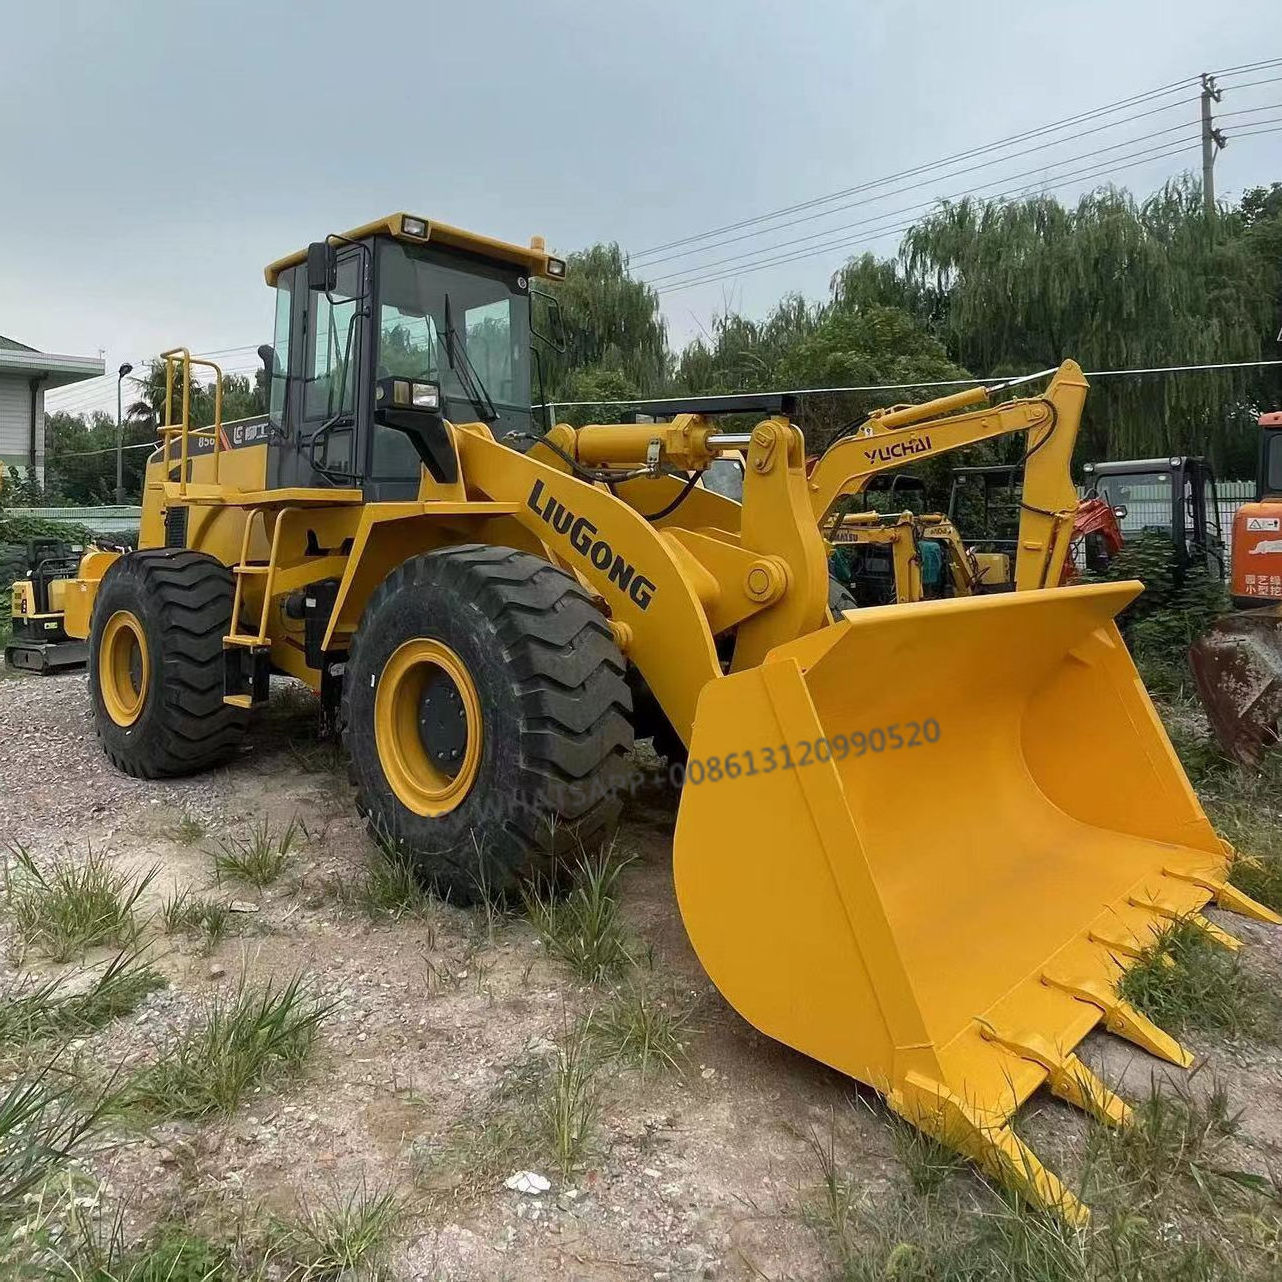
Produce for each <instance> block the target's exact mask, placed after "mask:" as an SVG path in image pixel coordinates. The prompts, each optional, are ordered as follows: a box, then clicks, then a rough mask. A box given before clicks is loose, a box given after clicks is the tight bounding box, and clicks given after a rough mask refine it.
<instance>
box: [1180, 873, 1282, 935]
mask: <svg viewBox="0 0 1282 1282" xmlns="http://www.w3.org/2000/svg"><path fill="white" fill-rule="evenodd" d="M1162 875H1163V876H1164V877H1173V878H1174V879H1175V880H1176V881H1188V882H1192V883H1193V885H1195V886H1201V887H1202V889H1203V890H1209V891H1210V892H1211V898H1212V899H1214V900H1215V902H1216V904H1217V905H1218V906H1219V907H1220V908H1226V909H1228V911H1229V912H1231V913H1237V914H1238V916H1239V917H1251V918H1253V919H1254V920H1255V921H1264V922H1268V923H1269V924H1270V925H1271V926H1282V917H1279V916H1278V915H1277V913H1275V912H1274V911H1273V909H1271V908H1266V907H1265V906H1264V905H1263V904H1257V903H1256V902H1255V900H1254V899H1252V898H1251V896H1250V895H1244V894H1243V893H1242V892H1241V891H1240V890H1239V889H1238V888H1237V887H1236V886H1234V885H1232V884H1231V883H1230V882H1227V881H1223V880H1217V879H1216V878H1214V877H1202V876H1199V875H1198V874H1196V873H1191V872H1179V871H1178V870H1176V869H1174V868H1163V869H1162Z"/></svg>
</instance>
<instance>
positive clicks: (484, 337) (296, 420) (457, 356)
mask: <svg viewBox="0 0 1282 1282" xmlns="http://www.w3.org/2000/svg"><path fill="white" fill-rule="evenodd" d="M564 275H565V264H564V262H563V261H562V260H560V259H558V258H554V257H552V256H550V255H548V254H547V253H546V251H545V250H544V247H543V242H542V240H540V239H538V238H535V239H534V240H533V241H531V243H530V246H529V247H528V248H525V247H523V246H519V245H512V244H508V243H505V242H503V241H497V240H491V239H490V238H488V237H485V236H477V235H474V234H472V233H470V232H466V231H461V230H459V229H458V228H455V227H449V226H446V225H445V224H442V223H434V222H429V221H428V220H427V219H425V218H417V217H414V216H412V215H408V214H393V215H391V216H390V217H388V218H384V219H380V220H379V221H377V222H373V223H368V224H366V225H365V226H363V227H358V228H356V229H355V230H353V231H349V232H346V233H345V234H343V235H332V236H329V237H327V238H326V239H325V240H324V241H320V242H316V243H314V244H312V245H311V246H309V248H308V249H307V250H306V251H301V252H299V253H295V254H292V255H290V256H289V257H287V258H283V259H281V260H279V261H278V262H275V263H273V264H272V265H271V266H270V267H268V268H267V271H266V277H267V283H268V284H269V285H271V286H273V287H274V288H275V290H276V322H275V334H274V339H273V343H272V346H271V348H270V349H264V350H263V356H264V360H265V361H266V362H267V364H268V372H269V375H270V385H271V392H270V399H269V408H268V427H267V431H268V434H269V435H268V439H269V441H270V442H271V446H272V448H271V450H270V452H269V456H270V461H269V464H268V467H269V471H268V478H267V484H268V486H269V488H282V487H289V486H304V487H318V486H319V487H324V486H337V487H342V488H356V489H360V490H362V491H363V492H364V495H365V498H366V499H367V500H370V501H378V500H389V499H412V498H415V497H417V495H418V492H419V480H420V467H426V468H427V470H428V472H429V473H430V474H431V475H432V477H433V478H434V479H435V480H437V481H440V482H443V483H448V482H453V481H454V480H456V479H457V461H456V457H455V454H454V451H453V449H452V447H451V445H450V442H449V437H448V431H447V429H446V428H445V426H444V420H449V421H450V422H454V423H472V422H482V423H485V424H486V425H487V426H488V427H489V429H490V430H491V431H492V432H493V433H494V435H495V436H496V437H500V438H501V437H503V436H505V435H507V434H508V433H510V432H518V433H519V432H526V433H528V432H530V431H531V430H532V409H531V396H530V384H531V365H532V364H533V363H534V361H535V359H536V357H535V355H534V353H533V352H532V351H531V339H532V327H531V321H530V299H531V294H537V293H539V292H540V291H539V290H538V289H537V287H536V286H534V285H533V283H532V282H533V280H534V278H537V277H546V278H550V279H554V280H556V279H561V278H563V277H564ZM545 297H546V295H545Z"/></svg>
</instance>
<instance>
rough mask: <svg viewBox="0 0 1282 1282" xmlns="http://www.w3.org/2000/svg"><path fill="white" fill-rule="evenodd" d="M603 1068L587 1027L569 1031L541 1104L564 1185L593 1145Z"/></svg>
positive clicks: (548, 1138)
mask: <svg viewBox="0 0 1282 1282" xmlns="http://www.w3.org/2000/svg"><path fill="white" fill-rule="evenodd" d="M600 1067H601V1061H600V1058H599V1057H598V1056H597V1055H596V1054H595V1053H594V1051H593V1046H592V1041H591V1037H590V1035H589V1032H588V1030H587V1028H586V1027H584V1026H583V1025H575V1026H573V1027H569V1028H567V1029H566V1030H565V1031H564V1033H563V1035H562V1037H561V1041H560V1042H559V1044H558V1045H557V1048H556V1060H555V1062H554V1063H553V1066H552V1072H551V1075H550V1077H549V1079H548V1081H547V1083H546V1085H545V1087H544V1090H543V1094H542V1097H541V1099H540V1101H539V1117H540V1120H541V1122H542V1127H543V1135H544V1138H545V1140H546V1141H547V1144H548V1149H549V1152H550V1154H551V1157H552V1160H553V1162H554V1163H555V1165H556V1169H557V1171H558V1172H559V1174H560V1176H561V1182H562V1183H563V1184H564V1183H567V1182H568V1181H569V1179H570V1176H571V1174H572V1173H573V1171H574V1170H575V1168H576V1167H578V1166H579V1164H580V1163H581V1162H582V1160H583V1158H584V1156H585V1155H586V1153H587V1150H588V1146H589V1145H590V1144H591V1142H592V1133H593V1130H594V1128H595V1126H596V1120H597V1115H598V1112H599V1110H600V1092H599V1090H598V1087H597V1072H598V1070H599V1069H600Z"/></svg>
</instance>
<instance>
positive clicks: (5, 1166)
mask: <svg viewBox="0 0 1282 1282" xmlns="http://www.w3.org/2000/svg"><path fill="white" fill-rule="evenodd" d="M55 1066H56V1060H51V1061H50V1062H49V1063H48V1064H47V1065H46V1066H45V1067H44V1068H43V1069H41V1070H40V1072H39V1073H37V1074H36V1075H35V1076H33V1077H28V1078H22V1079H19V1080H18V1081H15V1082H13V1083H12V1084H11V1085H10V1086H9V1088H8V1090H7V1091H6V1093H5V1094H4V1095H2V1096H0V1224H2V1223H4V1222H5V1221H6V1220H11V1219H13V1218H14V1217H15V1216H16V1215H17V1214H19V1213H20V1211H21V1207H22V1203H23V1199H24V1198H25V1197H26V1195H27V1194H28V1193H30V1192H31V1191H32V1190H33V1189H36V1188H38V1187H39V1186H40V1185H41V1184H43V1183H44V1182H45V1181H46V1180H47V1179H48V1178H49V1177H50V1176H51V1175H53V1174H54V1173H55V1172H56V1171H57V1169H58V1168H59V1166H61V1164H62V1163H64V1162H66V1161H68V1160H69V1159H70V1158H71V1157H72V1156H73V1155H75V1153H76V1152H77V1151H78V1150H79V1149H80V1147H81V1145H82V1144H83V1143H84V1142H85V1141H86V1139H87V1138H88V1137H89V1136H90V1134H91V1133H92V1132H93V1130H94V1129H95V1127H96V1126H97V1123H98V1119H99V1116H100V1115H101V1112H102V1107H103V1105H102V1103H101V1102H99V1103H97V1104H94V1105H93V1106H91V1107H90V1108H89V1109H88V1110H85V1109H82V1108H79V1107H77V1106H76V1104H75V1103H74V1102H73V1099H72V1088H71V1087H70V1086H56V1087H55V1086H51V1085H50V1084H49V1078H50V1077H51V1075H52V1074H53V1072H54V1069H55Z"/></svg>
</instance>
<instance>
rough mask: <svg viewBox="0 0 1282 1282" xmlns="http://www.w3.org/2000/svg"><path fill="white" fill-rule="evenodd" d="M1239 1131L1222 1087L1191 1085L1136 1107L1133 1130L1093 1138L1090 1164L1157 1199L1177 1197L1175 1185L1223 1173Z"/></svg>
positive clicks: (1156, 1092)
mask: <svg viewBox="0 0 1282 1282" xmlns="http://www.w3.org/2000/svg"><path fill="white" fill-rule="evenodd" d="M1238 1129H1239V1115H1238V1114H1236V1113H1233V1112H1231V1111H1230V1108H1229V1100H1228V1094H1227V1093H1226V1091H1225V1090H1224V1088H1223V1086H1222V1085H1220V1084H1219V1083H1213V1084H1212V1085H1211V1088H1210V1089H1209V1090H1207V1091H1206V1092H1205V1093H1198V1092H1196V1091H1195V1090H1194V1088H1193V1086H1192V1085H1191V1084H1190V1085H1188V1086H1186V1087H1185V1088H1184V1089H1182V1090H1176V1089H1175V1088H1173V1087H1170V1088H1166V1089H1163V1090H1156V1089H1155V1090H1154V1091H1153V1093H1152V1094H1151V1095H1150V1096H1149V1097H1148V1099H1146V1100H1144V1101H1143V1102H1142V1103H1141V1104H1140V1105H1139V1106H1138V1107H1136V1109H1135V1110H1134V1112H1133V1114H1132V1118H1131V1124H1130V1125H1129V1126H1124V1127H1121V1128H1120V1129H1118V1130H1116V1131H1104V1132H1099V1133H1092V1139H1093V1141H1094V1145H1093V1148H1092V1152H1091V1157H1090V1160H1091V1162H1092V1163H1093V1164H1098V1163H1100V1162H1102V1163H1103V1166H1104V1170H1105V1171H1106V1172H1107V1173H1110V1174H1115V1175H1116V1176H1117V1177H1118V1178H1119V1179H1120V1181H1121V1182H1123V1183H1125V1184H1127V1185H1129V1186H1131V1187H1135V1188H1139V1189H1142V1190H1143V1192H1144V1194H1145V1195H1146V1196H1147V1197H1149V1198H1157V1197H1159V1196H1162V1195H1168V1194H1169V1193H1170V1192H1171V1190H1172V1181H1175V1180H1178V1179H1180V1178H1192V1179H1193V1180H1194V1182H1195V1183H1197V1182H1201V1181H1202V1180H1203V1179H1204V1177H1208V1178H1209V1177H1213V1176H1215V1175H1218V1174H1220V1173H1222V1172H1221V1168H1219V1166H1218V1163H1219V1161H1220V1158H1221V1155H1222V1151H1223V1149H1224V1147H1225V1145H1226V1144H1227V1142H1228V1141H1229V1140H1231V1139H1233V1137H1234V1136H1236V1135H1237V1133H1238ZM1105 1183H1107V1180H1106V1181H1105Z"/></svg>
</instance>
